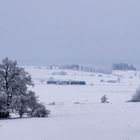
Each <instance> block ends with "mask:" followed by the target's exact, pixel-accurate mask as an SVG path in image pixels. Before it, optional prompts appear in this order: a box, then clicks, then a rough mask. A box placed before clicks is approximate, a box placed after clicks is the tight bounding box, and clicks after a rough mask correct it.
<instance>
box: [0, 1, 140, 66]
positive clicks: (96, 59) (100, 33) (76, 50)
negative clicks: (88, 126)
mask: <svg viewBox="0 0 140 140" xmlns="http://www.w3.org/2000/svg"><path fill="white" fill-rule="evenodd" d="M139 6H140V1H138V0H134V1H131V0H117V1H112V0H107V1H104V0H98V1H97V0H86V1H85V0H71V1H65V0H59V1H57V0H52V1H46V0H40V1H38V0H24V1H18V0H12V1H10V0H6V1H1V2H0V19H1V22H0V59H2V58H4V57H6V56H8V57H9V58H11V59H16V60H17V61H18V62H19V63H20V64H23V65H51V64H59V65H61V64H85V65H86V64H93V65H109V64H112V63H119V62H123V63H129V64H135V65H139V59H140V55H139V52H140V47H139V46H140V41H139V36H140V26H139V25H140V18H139V13H140V9H139Z"/></svg>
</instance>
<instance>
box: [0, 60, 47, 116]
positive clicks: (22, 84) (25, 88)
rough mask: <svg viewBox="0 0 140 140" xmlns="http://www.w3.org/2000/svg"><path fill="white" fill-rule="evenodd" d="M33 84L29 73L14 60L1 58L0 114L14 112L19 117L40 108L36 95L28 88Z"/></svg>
mask: <svg viewBox="0 0 140 140" xmlns="http://www.w3.org/2000/svg"><path fill="white" fill-rule="evenodd" d="M33 85H34V84H33V82H32V79H31V76H30V75H29V73H28V72H26V71H25V70H24V68H21V67H18V66H17V62H16V61H11V60H9V59H8V58H5V59H3V60H2V63H1V64H0V115H1V116H3V114H5V113H6V114H9V113H11V112H14V113H18V114H19V116H20V117H22V116H23V115H24V114H27V115H29V116H32V114H33V112H34V111H35V110H36V109H39V108H41V107H40V106H41V104H39V103H38V100H37V96H36V95H35V93H34V92H33V91H30V90H29V87H30V86H33ZM39 105H40V106H39ZM44 108H45V106H44ZM45 109H46V108H45Z"/></svg>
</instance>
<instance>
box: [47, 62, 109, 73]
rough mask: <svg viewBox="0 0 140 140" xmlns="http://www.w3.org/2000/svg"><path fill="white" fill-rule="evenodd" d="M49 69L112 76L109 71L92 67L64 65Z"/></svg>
mask: <svg viewBox="0 0 140 140" xmlns="http://www.w3.org/2000/svg"><path fill="white" fill-rule="evenodd" d="M49 69H62V70H76V71H83V72H96V73H105V74H111V73H112V71H111V70H109V69H101V68H99V69H97V68H94V67H92V66H89V67H88V66H81V65H78V64H72V65H62V66H49Z"/></svg>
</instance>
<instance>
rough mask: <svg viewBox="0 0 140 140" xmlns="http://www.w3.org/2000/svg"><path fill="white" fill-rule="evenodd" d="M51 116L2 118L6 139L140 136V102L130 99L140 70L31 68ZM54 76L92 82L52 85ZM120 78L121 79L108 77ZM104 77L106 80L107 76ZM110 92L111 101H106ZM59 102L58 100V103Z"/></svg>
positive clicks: (134, 139) (133, 139) (0, 135)
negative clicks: (88, 70)
mask: <svg viewBox="0 0 140 140" xmlns="http://www.w3.org/2000/svg"><path fill="white" fill-rule="evenodd" d="M26 70H27V71H29V72H30V73H31V75H32V77H33V80H34V82H35V84H36V85H35V88H34V90H35V91H36V93H37V95H39V96H40V97H39V99H40V101H42V102H44V103H45V104H46V106H47V108H48V109H49V110H51V115H50V117H49V118H41V119H40V118H30V119H19V120H18V119H11V120H1V121H0V139H2V140H9V139H10V140H140V133H139V132H140V119H139V115H140V103H126V101H127V100H129V99H130V98H131V96H132V95H133V94H134V92H135V90H136V88H137V87H138V86H139V85H140V72H130V71H125V72H118V71H114V72H113V74H99V73H88V72H78V71H69V70H65V72H66V73H67V74H66V75H60V73H61V72H62V71H64V70H47V69H46V68H42V69H38V68H32V67H29V68H26ZM50 78H54V79H58V80H62V79H64V80H84V81H86V82H87V85H86V86H70V85H69V86H60V85H47V84H46V81H47V80H48V79H50ZM109 80H114V81H117V82H116V83H108V82H107V81H109ZM101 81H103V82H101ZM104 94H105V95H106V96H107V97H108V99H109V103H108V104H101V103H100V98H101V97H102V96H103V95H104ZM52 104H54V105H52Z"/></svg>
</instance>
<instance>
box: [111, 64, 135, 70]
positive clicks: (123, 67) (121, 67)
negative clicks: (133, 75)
mask: <svg viewBox="0 0 140 140" xmlns="http://www.w3.org/2000/svg"><path fill="white" fill-rule="evenodd" d="M112 69H113V70H136V68H135V67H134V66H133V65H129V64H125V63H118V64H113V66H112Z"/></svg>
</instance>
